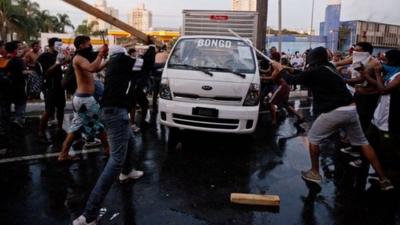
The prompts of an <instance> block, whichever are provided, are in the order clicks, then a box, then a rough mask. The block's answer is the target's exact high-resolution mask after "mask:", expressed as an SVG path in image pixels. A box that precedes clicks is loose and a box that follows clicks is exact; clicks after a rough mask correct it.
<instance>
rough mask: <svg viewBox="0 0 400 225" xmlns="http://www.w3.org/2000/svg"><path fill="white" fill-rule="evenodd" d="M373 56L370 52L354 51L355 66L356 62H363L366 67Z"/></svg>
mask: <svg viewBox="0 0 400 225" xmlns="http://www.w3.org/2000/svg"><path fill="white" fill-rule="evenodd" d="M370 56H371V54H369V52H357V51H353V64H354V63H356V62H361V63H362V64H363V65H366V64H367V63H368V61H369V58H370Z"/></svg>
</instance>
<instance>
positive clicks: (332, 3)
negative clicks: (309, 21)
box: [320, 0, 342, 51]
mask: <svg viewBox="0 0 400 225" xmlns="http://www.w3.org/2000/svg"><path fill="white" fill-rule="evenodd" d="M341 3H342V1H341V0H328V6H327V7H326V9H325V22H324V24H323V30H321V32H322V33H321V34H320V35H323V36H326V39H327V47H329V48H330V49H331V50H332V51H336V50H337V49H338V41H339V28H340V12H341Z"/></svg>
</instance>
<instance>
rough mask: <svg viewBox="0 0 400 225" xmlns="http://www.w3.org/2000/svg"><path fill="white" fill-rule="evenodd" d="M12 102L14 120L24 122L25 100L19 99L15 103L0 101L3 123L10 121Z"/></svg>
mask: <svg viewBox="0 0 400 225" xmlns="http://www.w3.org/2000/svg"><path fill="white" fill-rule="evenodd" d="M12 103H14V108H15V120H17V121H19V122H22V123H24V122H25V111H26V101H20V102H17V103H16V102H11V101H5V102H2V103H1V117H2V123H3V124H4V125H5V124H6V123H8V122H9V121H10V115H11V104H12Z"/></svg>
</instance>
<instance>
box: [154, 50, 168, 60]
mask: <svg viewBox="0 0 400 225" xmlns="http://www.w3.org/2000/svg"><path fill="white" fill-rule="evenodd" d="M168 55H169V53H168V52H166V51H164V52H160V53H157V54H156V61H155V62H156V63H165V62H166V61H167V59H168Z"/></svg>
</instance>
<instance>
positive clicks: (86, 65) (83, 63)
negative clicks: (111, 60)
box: [75, 46, 108, 73]
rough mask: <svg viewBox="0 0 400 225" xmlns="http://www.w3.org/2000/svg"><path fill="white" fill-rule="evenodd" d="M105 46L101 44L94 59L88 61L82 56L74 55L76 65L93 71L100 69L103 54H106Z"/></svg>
mask: <svg viewBox="0 0 400 225" xmlns="http://www.w3.org/2000/svg"><path fill="white" fill-rule="evenodd" d="M107 51H108V50H107V47H106V46H103V47H101V49H100V51H99V53H98V54H97V57H96V59H95V60H94V61H93V62H92V63H90V62H89V61H88V60H83V57H75V60H76V61H75V63H76V65H77V66H79V67H80V68H81V69H82V70H85V71H88V72H91V73H95V72H97V71H99V70H100V69H101V66H102V62H103V59H104V56H105V55H107Z"/></svg>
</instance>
